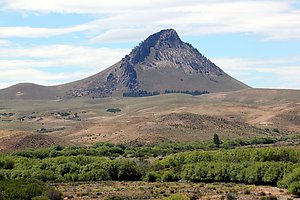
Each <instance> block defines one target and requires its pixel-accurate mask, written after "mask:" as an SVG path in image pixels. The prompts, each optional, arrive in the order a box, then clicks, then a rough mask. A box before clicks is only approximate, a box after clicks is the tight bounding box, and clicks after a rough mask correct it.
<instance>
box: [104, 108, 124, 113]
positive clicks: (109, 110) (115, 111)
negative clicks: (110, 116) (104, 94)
mask: <svg viewBox="0 0 300 200" xmlns="http://www.w3.org/2000/svg"><path fill="white" fill-rule="evenodd" d="M121 111H122V110H121V109H120V108H109V109H107V110H106V112H111V113H117V112H121Z"/></svg>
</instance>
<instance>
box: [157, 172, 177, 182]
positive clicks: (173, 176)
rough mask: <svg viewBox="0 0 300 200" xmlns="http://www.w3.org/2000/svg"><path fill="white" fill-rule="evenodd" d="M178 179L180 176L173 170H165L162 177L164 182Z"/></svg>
mask: <svg viewBox="0 0 300 200" xmlns="http://www.w3.org/2000/svg"><path fill="white" fill-rule="evenodd" d="M178 180H179V178H178V176H177V175H176V174H174V173H173V172H165V173H164V174H163V175H162V177H161V181H162V182H174V181H178Z"/></svg>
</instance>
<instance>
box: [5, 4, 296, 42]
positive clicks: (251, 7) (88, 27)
mask: <svg viewBox="0 0 300 200" xmlns="http://www.w3.org/2000/svg"><path fill="white" fill-rule="evenodd" d="M294 2H295V1H292V0H285V1H277V0H275V1H271V0H261V1H258V0H251V1H250V0H241V1H237V0H235V1H232V0H212V1H207V0H197V1H196V0H163V1H162V0H151V1H150V0H143V1H140V0H128V1H117V0H110V1H98V0H90V1H89V2H88V3H87V2H86V1H83V0H72V1H70V0H60V1H47V2H46V3H45V1H39V0H26V1H23V0H6V1H4V6H3V9H6V10H10V11H18V12H25V13H26V12H38V13H41V14H43V13H49V12H58V13H81V14H82V13H84V14H96V15H95V17H97V14H101V17H99V19H96V20H94V21H91V22H89V23H85V24H81V25H77V26H72V27H65V28H32V27H2V28H0V37H2V38H6V37H50V36H56V35H62V34H69V33H74V32H87V33H89V34H90V37H92V39H91V41H93V42H113V41H123V40H124V41H127V40H129V39H130V40H134V41H137V40H140V39H141V38H142V37H143V38H144V37H145V36H147V34H149V30H151V31H154V30H155V31H156V30H158V29H162V28H169V27H173V28H175V29H177V30H178V31H179V32H180V33H181V34H184V35H199V34H220V33H233V32H239V33H240V32H243V33H254V34H261V35H263V36H264V37H265V39H269V40H278V39H279V40H282V39H300V28H299V27H300V15H299V9H297V8H295V7H293V3H294ZM103 14H104V15H103ZM129 31H130V32H129ZM143 31H144V32H143Z"/></svg>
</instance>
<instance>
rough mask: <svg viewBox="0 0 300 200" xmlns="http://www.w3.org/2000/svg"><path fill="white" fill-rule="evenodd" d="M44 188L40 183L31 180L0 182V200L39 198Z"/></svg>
mask: <svg viewBox="0 0 300 200" xmlns="http://www.w3.org/2000/svg"><path fill="white" fill-rule="evenodd" d="M46 188H47V187H46V186H45V185H44V184H43V183H42V182H40V181H36V180H32V179H28V180H5V181H0V191H1V193H0V199H5V200H31V199H32V198H33V197H37V196H41V195H42V194H43V192H44V191H45V190H46Z"/></svg>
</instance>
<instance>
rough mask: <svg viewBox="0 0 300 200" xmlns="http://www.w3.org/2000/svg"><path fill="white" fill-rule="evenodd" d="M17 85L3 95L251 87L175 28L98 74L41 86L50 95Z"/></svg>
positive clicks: (51, 95) (0, 94) (96, 94)
mask: <svg viewBox="0 0 300 200" xmlns="http://www.w3.org/2000/svg"><path fill="white" fill-rule="evenodd" d="M17 88H18V89H19V90H20V91H17V90H16V86H13V87H11V88H7V89H5V90H0V97H2V98H3V97H7V98H14V97H15V98H24V97H27V96H29V97H30V98H41V97H47V98H56V97H81V96H91V97H105V96H111V95H121V94H122V93H124V92H131V91H139V90H144V91H148V92H154V91H158V92H164V91H165V90H177V91H178V90H179V91H187V90H188V91H195V90H199V91H208V92H227V91H236V90H241V89H245V88H249V87H248V86H247V85H245V84H243V83H241V82H239V81H237V80H235V79H234V78H232V77H230V76H229V75H228V74H226V73H225V72H224V71H223V70H222V69H220V68H219V67H217V66H216V65H215V64H214V63H212V62H211V61H210V60H209V59H207V58H206V57H204V56H203V55H202V54H201V53H200V52H199V51H198V50H197V49H195V48H194V47H192V45H190V44H188V43H185V42H183V41H181V39H180V38H179V36H178V34H177V33H176V31H175V30H173V29H167V30H162V31H160V32H158V33H155V34H153V35H151V36H149V37H148V38H147V39H146V40H145V41H143V42H141V43H140V44H139V46H137V47H135V48H134V49H133V50H132V51H131V53H130V54H129V55H126V56H125V57H124V58H123V59H122V60H121V61H119V62H118V63H116V64H114V65H113V66H111V67H109V68H107V69H106V70H104V71H102V72H100V73H98V74H95V75H93V76H91V77H88V78H86V79H83V80H80V81H75V82H72V83H68V84H64V85H58V86H54V87H43V86H39V88H38V89H39V90H40V91H41V93H46V94H47V95H41V93H40V92H39V93H38V94H36V95H34V94H33V93H34V92H32V90H35V88H36V85H31V86H30V85H29V84H27V85H26V87H17ZM15 92H16V93H15ZM28 92H30V94H29V95H28V94H27V93H28ZM17 93H19V94H22V95H17ZM6 94H9V95H6Z"/></svg>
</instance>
